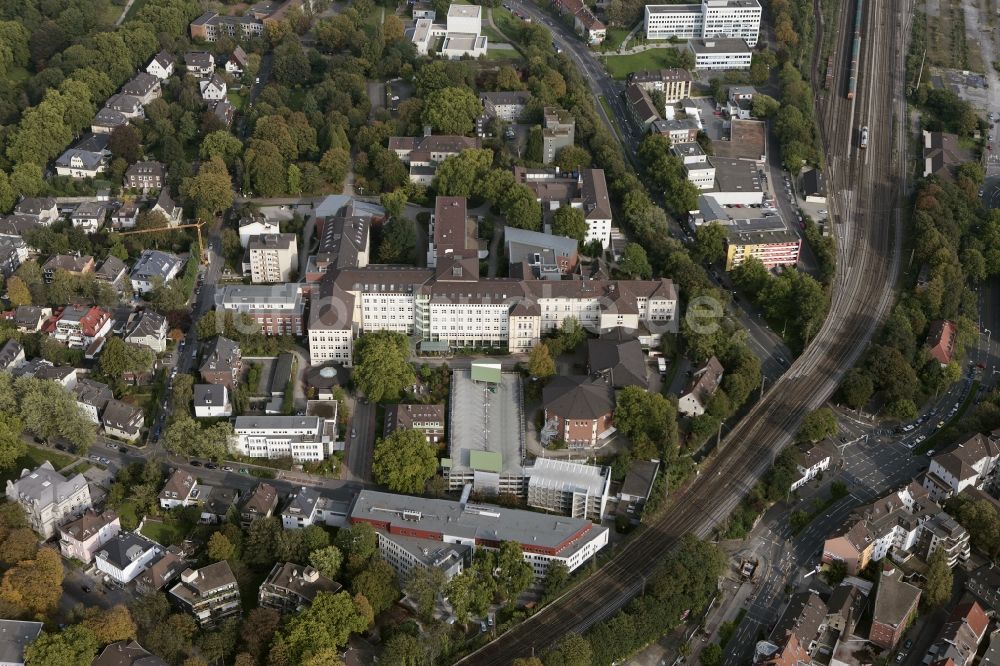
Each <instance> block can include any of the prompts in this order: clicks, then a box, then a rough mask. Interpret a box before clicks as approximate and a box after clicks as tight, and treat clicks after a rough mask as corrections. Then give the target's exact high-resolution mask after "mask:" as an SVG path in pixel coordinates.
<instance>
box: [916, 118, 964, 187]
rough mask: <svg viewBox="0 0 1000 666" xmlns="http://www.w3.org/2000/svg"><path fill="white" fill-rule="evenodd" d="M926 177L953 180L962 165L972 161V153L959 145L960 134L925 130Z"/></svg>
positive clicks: (924, 155)
mask: <svg viewBox="0 0 1000 666" xmlns="http://www.w3.org/2000/svg"><path fill="white" fill-rule="evenodd" d="M923 139H924V141H923V158H924V171H923V175H924V178H930V177H931V176H937V177H938V178H941V179H943V180H953V179H954V177H955V171H956V170H957V169H958V167H960V166H961V165H963V164H965V163H967V162H970V161H972V157H973V156H972V153H971V152H970V151H969V150H966V149H963V148H962V147H961V146H960V145H959V140H958V136H957V135H955V134H948V133H946V132H930V131H927V130H924V132H923Z"/></svg>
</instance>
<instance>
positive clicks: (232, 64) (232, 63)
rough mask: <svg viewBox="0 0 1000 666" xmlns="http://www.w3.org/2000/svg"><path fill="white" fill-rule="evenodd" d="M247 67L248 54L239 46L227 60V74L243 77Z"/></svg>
mask: <svg viewBox="0 0 1000 666" xmlns="http://www.w3.org/2000/svg"><path fill="white" fill-rule="evenodd" d="M246 66H247V52H246V51H244V50H243V47H242V46H237V47H236V48H235V49H233V52H232V54H231V55H230V56H229V58H228V59H227V60H226V72H228V73H229V74H231V75H232V76H235V77H241V76H243V70H244V69H246Z"/></svg>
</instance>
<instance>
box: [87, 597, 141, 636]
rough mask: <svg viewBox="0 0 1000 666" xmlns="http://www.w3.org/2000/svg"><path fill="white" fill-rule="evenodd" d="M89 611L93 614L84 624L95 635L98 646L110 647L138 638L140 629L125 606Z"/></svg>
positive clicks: (119, 605) (90, 609) (91, 609)
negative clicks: (116, 643) (110, 645)
mask: <svg viewBox="0 0 1000 666" xmlns="http://www.w3.org/2000/svg"><path fill="white" fill-rule="evenodd" d="M87 610H88V612H90V613H92V614H90V615H88V617H87V618H86V619H84V621H83V623H82V624H83V626H85V627H87V629H90V631H91V632H92V633H93V634H94V637H95V638H96V639H97V643H98V645H108V644H109V643H114V642H116V641H125V640H129V639H134V638H135V637H136V634H137V632H138V627H137V626H136V623H135V620H133V619H132V613H130V612H129V610H128V608H126V607H125V606H123V605H121V604H117V605H115V606H112V607H111V608H109V609H107V610H100V609H97V608H89V609H87Z"/></svg>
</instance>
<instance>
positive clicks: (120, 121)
mask: <svg viewBox="0 0 1000 666" xmlns="http://www.w3.org/2000/svg"><path fill="white" fill-rule="evenodd" d="M90 124H91V125H96V126H98V127H112V128H113V127H121V126H122V125H128V118H126V117H125V114H124V113H122V112H121V111H115V110H114V109H109V108H106V107H105V108H103V109H101V110H100V111H98V112H97V113H96V114H94V119H93V120H92V121H91V123H90Z"/></svg>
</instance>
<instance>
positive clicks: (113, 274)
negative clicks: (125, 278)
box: [94, 254, 128, 282]
mask: <svg viewBox="0 0 1000 666" xmlns="http://www.w3.org/2000/svg"><path fill="white" fill-rule="evenodd" d="M126 271H128V266H126V265H125V262H124V261H122V260H121V259H119V258H118V257H116V256H114V255H113V254H109V255H108V256H107V258H105V259H104V261H102V262H101V267H100V268H98V269H97V270H96V271H95V272H94V275H95V277H97V279H99V280H107V281H108V282H114V281H115V280H117V279H118V278H120V277H121V276H122V275H123V274H124V273H125V272H126Z"/></svg>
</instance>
